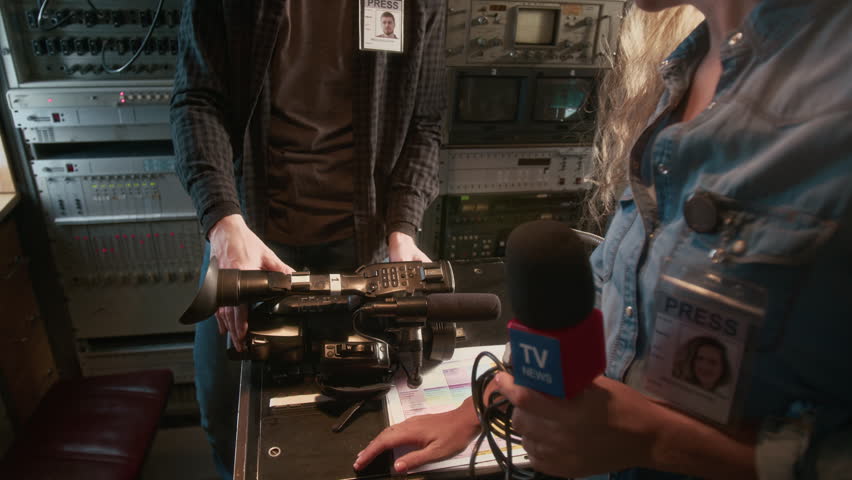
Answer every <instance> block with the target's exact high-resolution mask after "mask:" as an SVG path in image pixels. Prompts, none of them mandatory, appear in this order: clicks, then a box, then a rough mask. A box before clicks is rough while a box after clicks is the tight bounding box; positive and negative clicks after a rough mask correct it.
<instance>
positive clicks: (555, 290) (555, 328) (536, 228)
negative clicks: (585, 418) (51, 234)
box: [506, 220, 606, 398]
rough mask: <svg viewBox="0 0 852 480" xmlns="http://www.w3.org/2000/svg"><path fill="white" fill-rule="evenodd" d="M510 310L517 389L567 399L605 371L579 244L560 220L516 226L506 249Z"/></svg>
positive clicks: (590, 286) (597, 314)
mask: <svg viewBox="0 0 852 480" xmlns="http://www.w3.org/2000/svg"><path fill="white" fill-rule="evenodd" d="M506 273H507V277H508V283H509V288H508V293H509V298H510V299H511V301H512V306H513V307H514V311H515V318H513V319H512V320H511V321H509V341H510V343H511V352H512V367H513V368H512V370H513V375H514V377H515V384H517V385H523V386H525V387H528V388H532V389H534V390H537V391H540V392H543V393H547V394H550V395H553V396H556V397H563V398H569V397H572V396H574V395H575V394H577V393H579V392H580V391H581V390H583V389H585V388H586V387H587V386H588V385H589V384H591V382H592V381H593V380H594V379H595V378H596V377H597V376H598V375H600V374H601V373H603V371H604V368H605V366H606V350H605V344H604V333H603V317H602V315H601V312H600V310H598V309H596V308H594V302H595V286H594V281H593V280H592V270H591V266H590V265H589V260H588V256H587V254H586V251H585V248H584V246H583V243H582V241H581V240H580V238H579V237H578V236H577V234H576V233H574V231H573V230H572V229H571V228H570V227H568V225H566V224H564V223H562V222H556V221H550V220H539V221H534V222H529V223H525V224H523V225H520V226H519V227H517V228H516V229H515V230H513V231H512V233H511V234H510V235H509V239H508V242H507V245H506Z"/></svg>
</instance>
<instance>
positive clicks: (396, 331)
mask: <svg viewBox="0 0 852 480" xmlns="http://www.w3.org/2000/svg"><path fill="white" fill-rule="evenodd" d="M454 290H455V283H454V277H453V270H452V267H451V265H450V263H449V262H447V261H438V262H433V263H422V262H394V263H379V264H373V265H367V266H362V267H360V268H359V269H358V270H356V271H355V272H354V273H352V274H325V275H316V274H311V273H310V272H294V273H292V274H289V275H288V274H284V273H280V272H267V271H249V270H230V269H219V268H218V261H217V260H216V258H215V257H214V258H211V259H210V266H209V268H208V270H207V274H206V276H205V278H204V282H203V283H202V285H201V288H200V289H199V291H198V293H197V294H196V297H195V299H194V300H193V302H192V304H191V305H190V306H189V308H188V309H187V311H186V312H185V313H184V314H183V315H182V316H181V318H180V321H181V323H184V324H192V323H197V322H199V321H202V320H204V319H206V318H209V317H210V316H212V315H213V314H215V312H216V310H217V309H218V308H219V307H222V306H235V305H240V304H250V305H252V308H251V311H250V314H249V326H248V333H247V335H246V341H245V347H246V348H245V349H244V353H241V354H240V353H237V352H236V350H233V349H229V354H230V355H231V358H234V359H256V360H268V361H273V362H276V363H278V364H280V365H283V366H284V367H287V366H290V367H300V366H304V365H309V366H313V367H315V372H316V378H317V381H318V382H319V383H320V386H321V387H322V389H323V392H324V393H326V394H329V395H332V396H336V397H346V396H350V397H351V396H359V395H365V394H369V393H370V392H376V391H381V390H382V389H386V388H387V386H388V382H389V381H390V377H391V375H392V373H393V372H394V371H395V368H396V367H397V366H398V367H399V368H402V369H403V371H404V372H405V374H406V376H407V379H408V384H409V385H410V386H411V387H412V388H413V387H417V386H419V385H420V384H421V383H422V381H423V378H422V373H421V371H422V368H423V362H424V359H428V360H436V361H442V360H448V359H450V358H451V357H452V355H453V352H454V350H455V343H456V336H457V328H456V322H471V321H489V320H494V319H497V318H499V316H500V299H499V298H498V297H497V296H496V295H493V294H484V293H452V292H453V291H454Z"/></svg>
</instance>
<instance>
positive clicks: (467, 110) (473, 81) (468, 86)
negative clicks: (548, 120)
mask: <svg viewBox="0 0 852 480" xmlns="http://www.w3.org/2000/svg"><path fill="white" fill-rule="evenodd" d="M523 81H524V79H523V78H522V77H490V76H484V75H470V76H468V75H465V76H460V77H459V78H458V88H457V90H456V91H457V92H458V93H457V96H456V118H457V119H458V120H459V121H461V122H472V123H480V122H483V123H492V122H513V121H515V120H516V119H517V118H518V106H519V103H520V95H521V84H522V82H523Z"/></svg>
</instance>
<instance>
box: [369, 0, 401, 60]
mask: <svg viewBox="0 0 852 480" xmlns="http://www.w3.org/2000/svg"><path fill="white" fill-rule="evenodd" d="M358 6H359V11H358V37H359V38H358V40H359V44H360V45H359V47H360V49H361V50H374V51H382V52H397V53H402V46H403V37H404V34H405V31H404V30H405V28H404V26H405V16H404V15H405V7H404V0H359V1H358Z"/></svg>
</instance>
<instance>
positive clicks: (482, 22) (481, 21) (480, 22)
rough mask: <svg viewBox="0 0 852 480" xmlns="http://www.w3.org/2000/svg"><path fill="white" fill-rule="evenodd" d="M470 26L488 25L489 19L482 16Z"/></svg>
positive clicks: (472, 21) (475, 19)
mask: <svg viewBox="0 0 852 480" xmlns="http://www.w3.org/2000/svg"><path fill="white" fill-rule="evenodd" d="M470 24H471V25H473V26H474V27H475V26H477V25H488V19H487V18H486V17H485V15H480V16H478V17H476V18H474V19H473V20H471V22H470Z"/></svg>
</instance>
